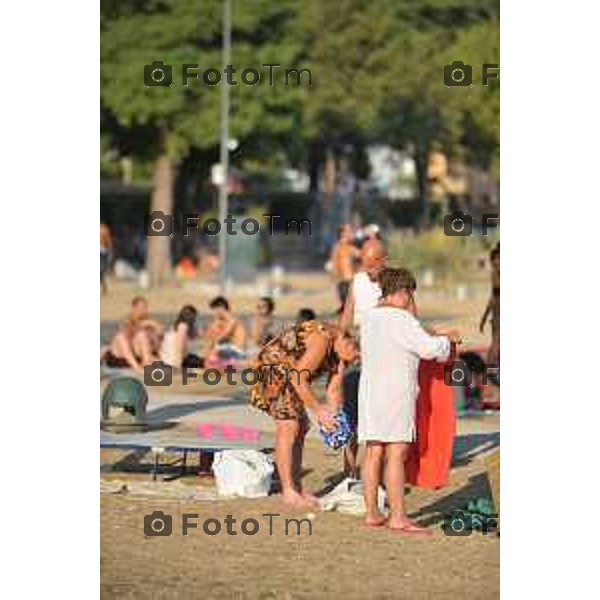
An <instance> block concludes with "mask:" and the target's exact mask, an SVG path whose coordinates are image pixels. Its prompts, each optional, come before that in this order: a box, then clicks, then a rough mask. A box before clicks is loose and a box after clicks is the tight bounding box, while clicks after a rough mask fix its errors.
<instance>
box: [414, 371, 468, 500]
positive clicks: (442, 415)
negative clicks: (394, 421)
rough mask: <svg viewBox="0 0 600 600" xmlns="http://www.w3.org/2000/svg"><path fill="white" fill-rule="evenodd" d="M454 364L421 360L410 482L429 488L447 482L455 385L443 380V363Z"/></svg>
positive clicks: (453, 417)
mask: <svg viewBox="0 0 600 600" xmlns="http://www.w3.org/2000/svg"><path fill="white" fill-rule="evenodd" d="M448 364H451V363H450V361H448V362H446V363H442V362H437V361H434V360H422V361H421V362H420V364H419V388H420V392H419V397H418V399H417V440H416V442H415V443H414V444H413V445H412V447H411V451H410V454H409V457H408V460H407V462H406V479H407V482H408V483H410V484H412V485H416V486H418V487H423V488H427V489H435V488H439V487H442V486H444V485H446V484H447V482H448V475H449V473H450V466H451V463H452V449H453V446H454V436H455V433H456V411H455V408H454V388H452V387H451V386H448V385H446V384H445V383H444V367H445V366H446V365H448Z"/></svg>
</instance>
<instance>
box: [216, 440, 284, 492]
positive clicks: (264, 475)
mask: <svg viewBox="0 0 600 600" xmlns="http://www.w3.org/2000/svg"><path fill="white" fill-rule="evenodd" d="M212 469H213V473H214V474H215V481H216V484H217V492H218V494H219V496H221V497H225V498H228V497H229V498H231V497H235V496H239V497H241V498H264V497H265V496H268V495H269V490H270V489H271V480H272V478H273V471H274V467H273V459H272V458H271V457H270V456H267V455H265V454H262V453H261V452H258V451H257V450H222V451H221V452H217V453H216V454H215V460H214V462H213V465H212Z"/></svg>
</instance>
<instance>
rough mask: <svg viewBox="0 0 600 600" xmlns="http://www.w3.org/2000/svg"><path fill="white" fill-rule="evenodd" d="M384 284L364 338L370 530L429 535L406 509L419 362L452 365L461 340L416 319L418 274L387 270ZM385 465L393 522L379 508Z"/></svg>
mask: <svg viewBox="0 0 600 600" xmlns="http://www.w3.org/2000/svg"><path fill="white" fill-rule="evenodd" d="M379 283H380V286H381V293H382V298H381V300H380V302H379V305H378V306H376V307H374V308H372V309H370V310H368V311H367V312H366V313H365V315H364V322H363V324H362V335H361V362H362V370H361V377H360V383H359V396H358V440H359V442H361V443H362V442H364V443H365V445H366V448H365V457H364V462H363V468H362V479H363V484H364V498H365V506H366V517H365V525H366V526H368V527H381V526H384V525H386V524H387V527H388V528H389V529H391V530H394V531H399V532H403V533H407V534H419V533H428V530H427V529H424V528H423V527H420V526H419V525H417V524H416V523H414V522H413V521H411V520H410V519H409V518H408V516H407V514H406V510H405V506H404V484H405V472H404V462H405V460H406V457H407V453H408V449H409V446H410V444H411V443H412V442H413V441H414V440H415V430H416V425H415V412H416V401H417V396H418V393H419V387H418V370H419V360H420V359H438V360H445V359H447V358H448V357H449V355H450V351H451V342H452V341H456V340H457V336H455V335H454V334H453V335H452V336H451V337H448V336H436V335H430V334H428V333H427V332H426V331H425V330H424V329H423V327H422V326H421V324H420V323H419V321H418V320H417V318H416V317H415V316H414V315H413V314H412V310H411V309H412V307H413V306H414V292H415V289H416V281H415V278H414V276H413V275H412V273H410V272H409V271H407V270H406V269H391V268H386V269H384V270H383V271H382V273H381V274H380V277H379ZM451 338H452V339H451ZM384 459H385V485H386V490H387V495H388V503H389V506H390V515H389V519H386V518H385V517H384V515H382V514H381V513H380V512H379V509H378V507H377V488H378V486H379V484H380V483H381V467H382V463H383V461H384Z"/></svg>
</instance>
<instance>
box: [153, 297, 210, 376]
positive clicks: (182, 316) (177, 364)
mask: <svg viewBox="0 0 600 600" xmlns="http://www.w3.org/2000/svg"><path fill="white" fill-rule="evenodd" d="M197 316H198V311H197V310H196V309H195V308H194V307H193V306H189V305H187V306H184V307H183V308H182V309H181V310H180V311H179V315H177V319H175V323H173V326H172V327H171V328H170V329H169V330H168V331H167V332H166V333H165V338H164V340H163V343H162V346H161V348H160V359H161V360H162V361H163V362H164V363H165V364H167V365H170V366H171V367H173V368H174V369H183V368H190V369H196V368H199V367H201V366H202V364H203V363H202V360H201V359H200V358H199V357H198V356H197V355H195V354H191V353H190V352H189V342H190V340H191V339H192V338H194V337H195V336H196V335H197V331H196V318H197Z"/></svg>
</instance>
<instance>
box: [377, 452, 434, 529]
mask: <svg viewBox="0 0 600 600" xmlns="http://www.w3.org/2000/svg"><path fill="white" fill-rule="evenodd" d="M409 447H410V444H408V443H406V442H395V443H392V444H388V445H387V449H386V458H387V462H386V465H385V487H386V492H387V498H388V504H389V505H390V520H389V521H388V527H390V529H402V530H405V531H409V532H415V533H416V532H418V531H423V532H426V531H427V530H426V529H425V528H423V527H420V526H419V525H417V524H416V523H414V522H413V521H411V520H410V519H409V518H408V516H407V514H406V507H405V504H404V484H405V481H406V478H405V472H404V462H405V460H406V457H407V455H408V449H409Z"/></svg>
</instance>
